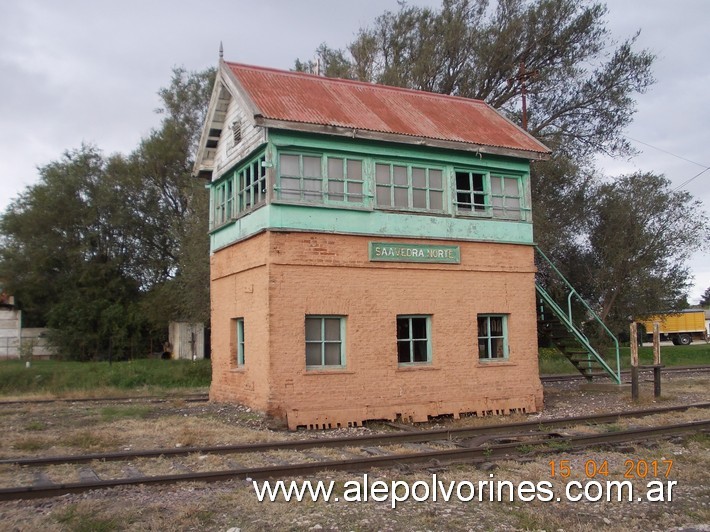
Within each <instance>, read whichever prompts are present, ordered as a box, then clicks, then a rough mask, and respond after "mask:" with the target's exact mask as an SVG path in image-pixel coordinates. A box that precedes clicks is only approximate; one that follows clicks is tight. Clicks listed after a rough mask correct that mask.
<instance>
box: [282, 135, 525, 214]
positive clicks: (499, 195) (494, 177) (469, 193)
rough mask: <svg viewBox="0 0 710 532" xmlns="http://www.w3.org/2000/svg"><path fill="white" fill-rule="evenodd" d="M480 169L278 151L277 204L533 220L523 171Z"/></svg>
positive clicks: (480, 167)
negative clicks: (281, 202) (530, 218)
mask: <svg viewBox="0 0 710 532" xmlns="http://www.w3.org/2000/svg"><path fill="white" fill-rule="evenodd" d="M483 166H484V165H480V166H479V167H478V168H477V167H476V166H473V165H472V166H471V167H469V168H465V167H463V168H457V167H454V166H452V165H447V164H437V161H433V160H432V161H431V162H429V161H426V162H423V161H414V160H411V161H407V160H403V159H395V158H392V159H390V160H388V159H387V158H384V157H381V156H374V157H373V156H367V155H363V156H362V157H353V156H346V155H342V154H337V153H334V154H330V153H328V152H322V153H313V152H305V151H304V152H297V151H295V150H293V149H291V150H284V151H280V152H279V154H278V158H277V173H276V174H277V182H276V186H275V187H274V191H275V195H274V199H275V200H276V201H284V202H289V203H305V204H311V205H326V206H337V207H341V208H347V207H356V208H373V209H376V210H386V211H406V212H409V213H431V214H438V215H443V216H455V217H476V218H489V219H499V220H514V221H529V217H530V216H529V211H530V209H529V206H528V205H526V199H525V198H526V196H527V195H526V192H525V191H526V186H527V185H526V180H525V179H524V175H523V174H522V173H516V172H514V171H510V172H498V171H495V170H491V169H489V168H486V167H483Z"/></svg>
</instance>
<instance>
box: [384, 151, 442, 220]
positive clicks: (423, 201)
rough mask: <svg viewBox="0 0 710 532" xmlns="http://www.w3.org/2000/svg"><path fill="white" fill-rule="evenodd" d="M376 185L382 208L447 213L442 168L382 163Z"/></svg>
mask: <svg viewBox="0 0 710 532" xmlns="http://www.w3.org/2000/svg"><path fill="white" fill-rule="evenodd" d="M375 181H376V185H377V186H376V198H377V206H378V207H384V208H394V209H417V210H427V211H437V212H441V211H443V210H444V179H443V171H442V170H441V169H440V168H426V167H422V166H411V165H403V164H390V163H380V162H378V163H376V164H375Z"/></svg>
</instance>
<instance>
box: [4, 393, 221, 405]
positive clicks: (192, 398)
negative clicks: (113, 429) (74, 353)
mask: <svg viewBox="0 0 710 532" xmlns="http://www.w3.org/2000/svg"><path fill="white" fill-rule="evenodd" d="M174 400H180V401H186V402H188V403H200V402H207V401H208V400H209V396H208V394H206V393H192V394H185V395H138V396H132V397H74V398H72V397H59V398H55V399H18V400H16V401H0V406H10V405H28V404H29V405H35V404H52V403H90V402H96V403H102V402H114V403H117V402H124V403H129V402H131V401H148V402H152V403H165V402H167V401H174Z"/></svg>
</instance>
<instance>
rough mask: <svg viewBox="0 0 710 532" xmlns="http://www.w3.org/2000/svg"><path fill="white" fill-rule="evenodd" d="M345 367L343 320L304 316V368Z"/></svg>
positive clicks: (341, 317) (336, 317)
mask: <svg viewBox="0 0 710 532" xmlns="http://www.w3.org/2000/svg"><path fill="white" fill-rule="evenodd" d="M344 366H345V318H344V317H343V316H306V368H308V369H317V368H334V367H335V368H337V367H341V368H342V367H344Z"/></svg>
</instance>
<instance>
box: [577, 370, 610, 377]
mask: <svg viewBox="0 0 710 532" xmlns="http://www.w3.org/2000/svg"><path fill="white" fill-rule="evenodd" d="M583 375H584V376H585V377H587V378H591V377H609V376H610V375H609V374H608V373H607V372H606V371H593V372H591V373H590V372H584V373H583Z"/></svg>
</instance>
